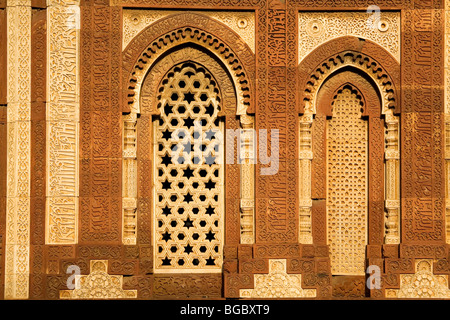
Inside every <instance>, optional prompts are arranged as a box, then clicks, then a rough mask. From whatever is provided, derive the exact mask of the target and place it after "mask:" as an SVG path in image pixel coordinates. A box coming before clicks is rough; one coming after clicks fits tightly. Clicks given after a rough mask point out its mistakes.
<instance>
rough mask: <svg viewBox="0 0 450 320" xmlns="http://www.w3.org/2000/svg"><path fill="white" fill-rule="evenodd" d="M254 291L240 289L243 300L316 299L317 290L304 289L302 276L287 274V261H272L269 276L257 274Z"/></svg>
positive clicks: (270, 261)
mask: <svg viewBox="0 0 450 320" xmlns="http://www.w3.org/2000/svg"><path fill="white" fill-rule="evenodd" d="M254 277H255V284H254V289H240V297H241V298H252V299H255V298H256V299H260V298H261V299H266V298H272V299H273V298H315V297H316V291H317V290H316V289H303V288H302V275H301V274H288V273H287V272H286V259H270V260H269V274H255V275H254Z"/></svg>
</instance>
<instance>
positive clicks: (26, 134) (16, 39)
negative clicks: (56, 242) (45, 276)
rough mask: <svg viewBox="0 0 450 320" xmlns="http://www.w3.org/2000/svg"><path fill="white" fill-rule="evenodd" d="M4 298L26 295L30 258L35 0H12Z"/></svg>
mask: <svg viewBox="0 0 450 320" xmlns="http://www.w3.org/2000/svg"><path fill="white" fill-rule="evenodd" d="M6 11H7V32H8V44H7V59H8V62H7V84H8V88H7V103H8V111H7V132H8V138H7V139H8V140H7V150H8V151H7V152H8V154H7V204H6V246H5V251H6V257H5V299H27V298H28V295H29V263H30V261H29V259H30V145H31V138H30V128H31V122H30V117H31V107H30V106H31V1H29V0H8V1H7V8H6Z"/></svg>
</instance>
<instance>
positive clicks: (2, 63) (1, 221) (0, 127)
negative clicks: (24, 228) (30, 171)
mask: <svg viewBox="0 0 450 320" xmlns="http://www.w3.org/2000/svg"><path fill="white" fill-rule="evenodd" d="M6 35H7V27H6V10H5V9H0V83H7V82H6V81H7V78H6V71H7V38H6ZM0 87H1V88H0V171H1V172H2V174H1V175H0V234H1V235H2V237H1V238H0V246H1V251H0V255H1V256H0V299H4V290H3V289H4V285H5V268H4V267H5V255H4V248H5V231H6V229H5V227H6V226H5V217H6V174H5V173H6V163H7V162H6V161H7V159H6V155H7V147H6V144H7V134H8V131H7V109H6V103H7V100H6V89H7V86H0Z"/></svg>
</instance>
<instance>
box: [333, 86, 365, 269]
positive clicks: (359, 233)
mask: <svg viewBox="0 0 450 320" xmlns="http://www.w3.org/2000/svg"><path fill="white" fill-rule="evenodd" d="M361 107H362V101H361V98H360V97H359V96H358V95H357V93H356V92H354V91H353V92H352V90H351V87H349V86H345V87H344V88H343V89H342V90H340V91H339V92H338V94H337V96H336V97H335V100H334V102H333V105H332V108H333V117H332V119H330V120H329V121H328V135H327V150H328V156H327V158H328V159H327V171H328V172H327V173H328V174H327V178H328V183H327V184H328V190H327V191H328V194H327V214H328V244H329V245H330V258H331V271H332V274H345V275H363V274H364V262H365V245H366V242H367V222H366V221H367V183H368V180H367V167H368V161H367V153H368V147H367V145H368V143H367V133H368V129H367V121H365V120H363V119H361Z"/></svg>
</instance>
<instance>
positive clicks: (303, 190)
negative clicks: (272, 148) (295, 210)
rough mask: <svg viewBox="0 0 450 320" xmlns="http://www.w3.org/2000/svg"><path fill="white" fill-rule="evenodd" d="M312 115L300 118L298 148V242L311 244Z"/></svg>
mask: <svg viewBox="0 0 450 320" xmlns="http://www.w3.org/2000/svg"><path fill="white" fill-rule="evenodd" d="M312 121H313V118H312V115H311V114H305V115H303V116H302V117H301V118H300V125H299V128H300V147H299V153H298V154H299V170H300V175H299V186H300V190H299V198H300V200H299V242H300V243H303V244H312V242H313V241H312V232H311V230H312V227H311V207H312V199H311V161H312V158H313V153H312V139H311V127H312Z"/></svg>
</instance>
